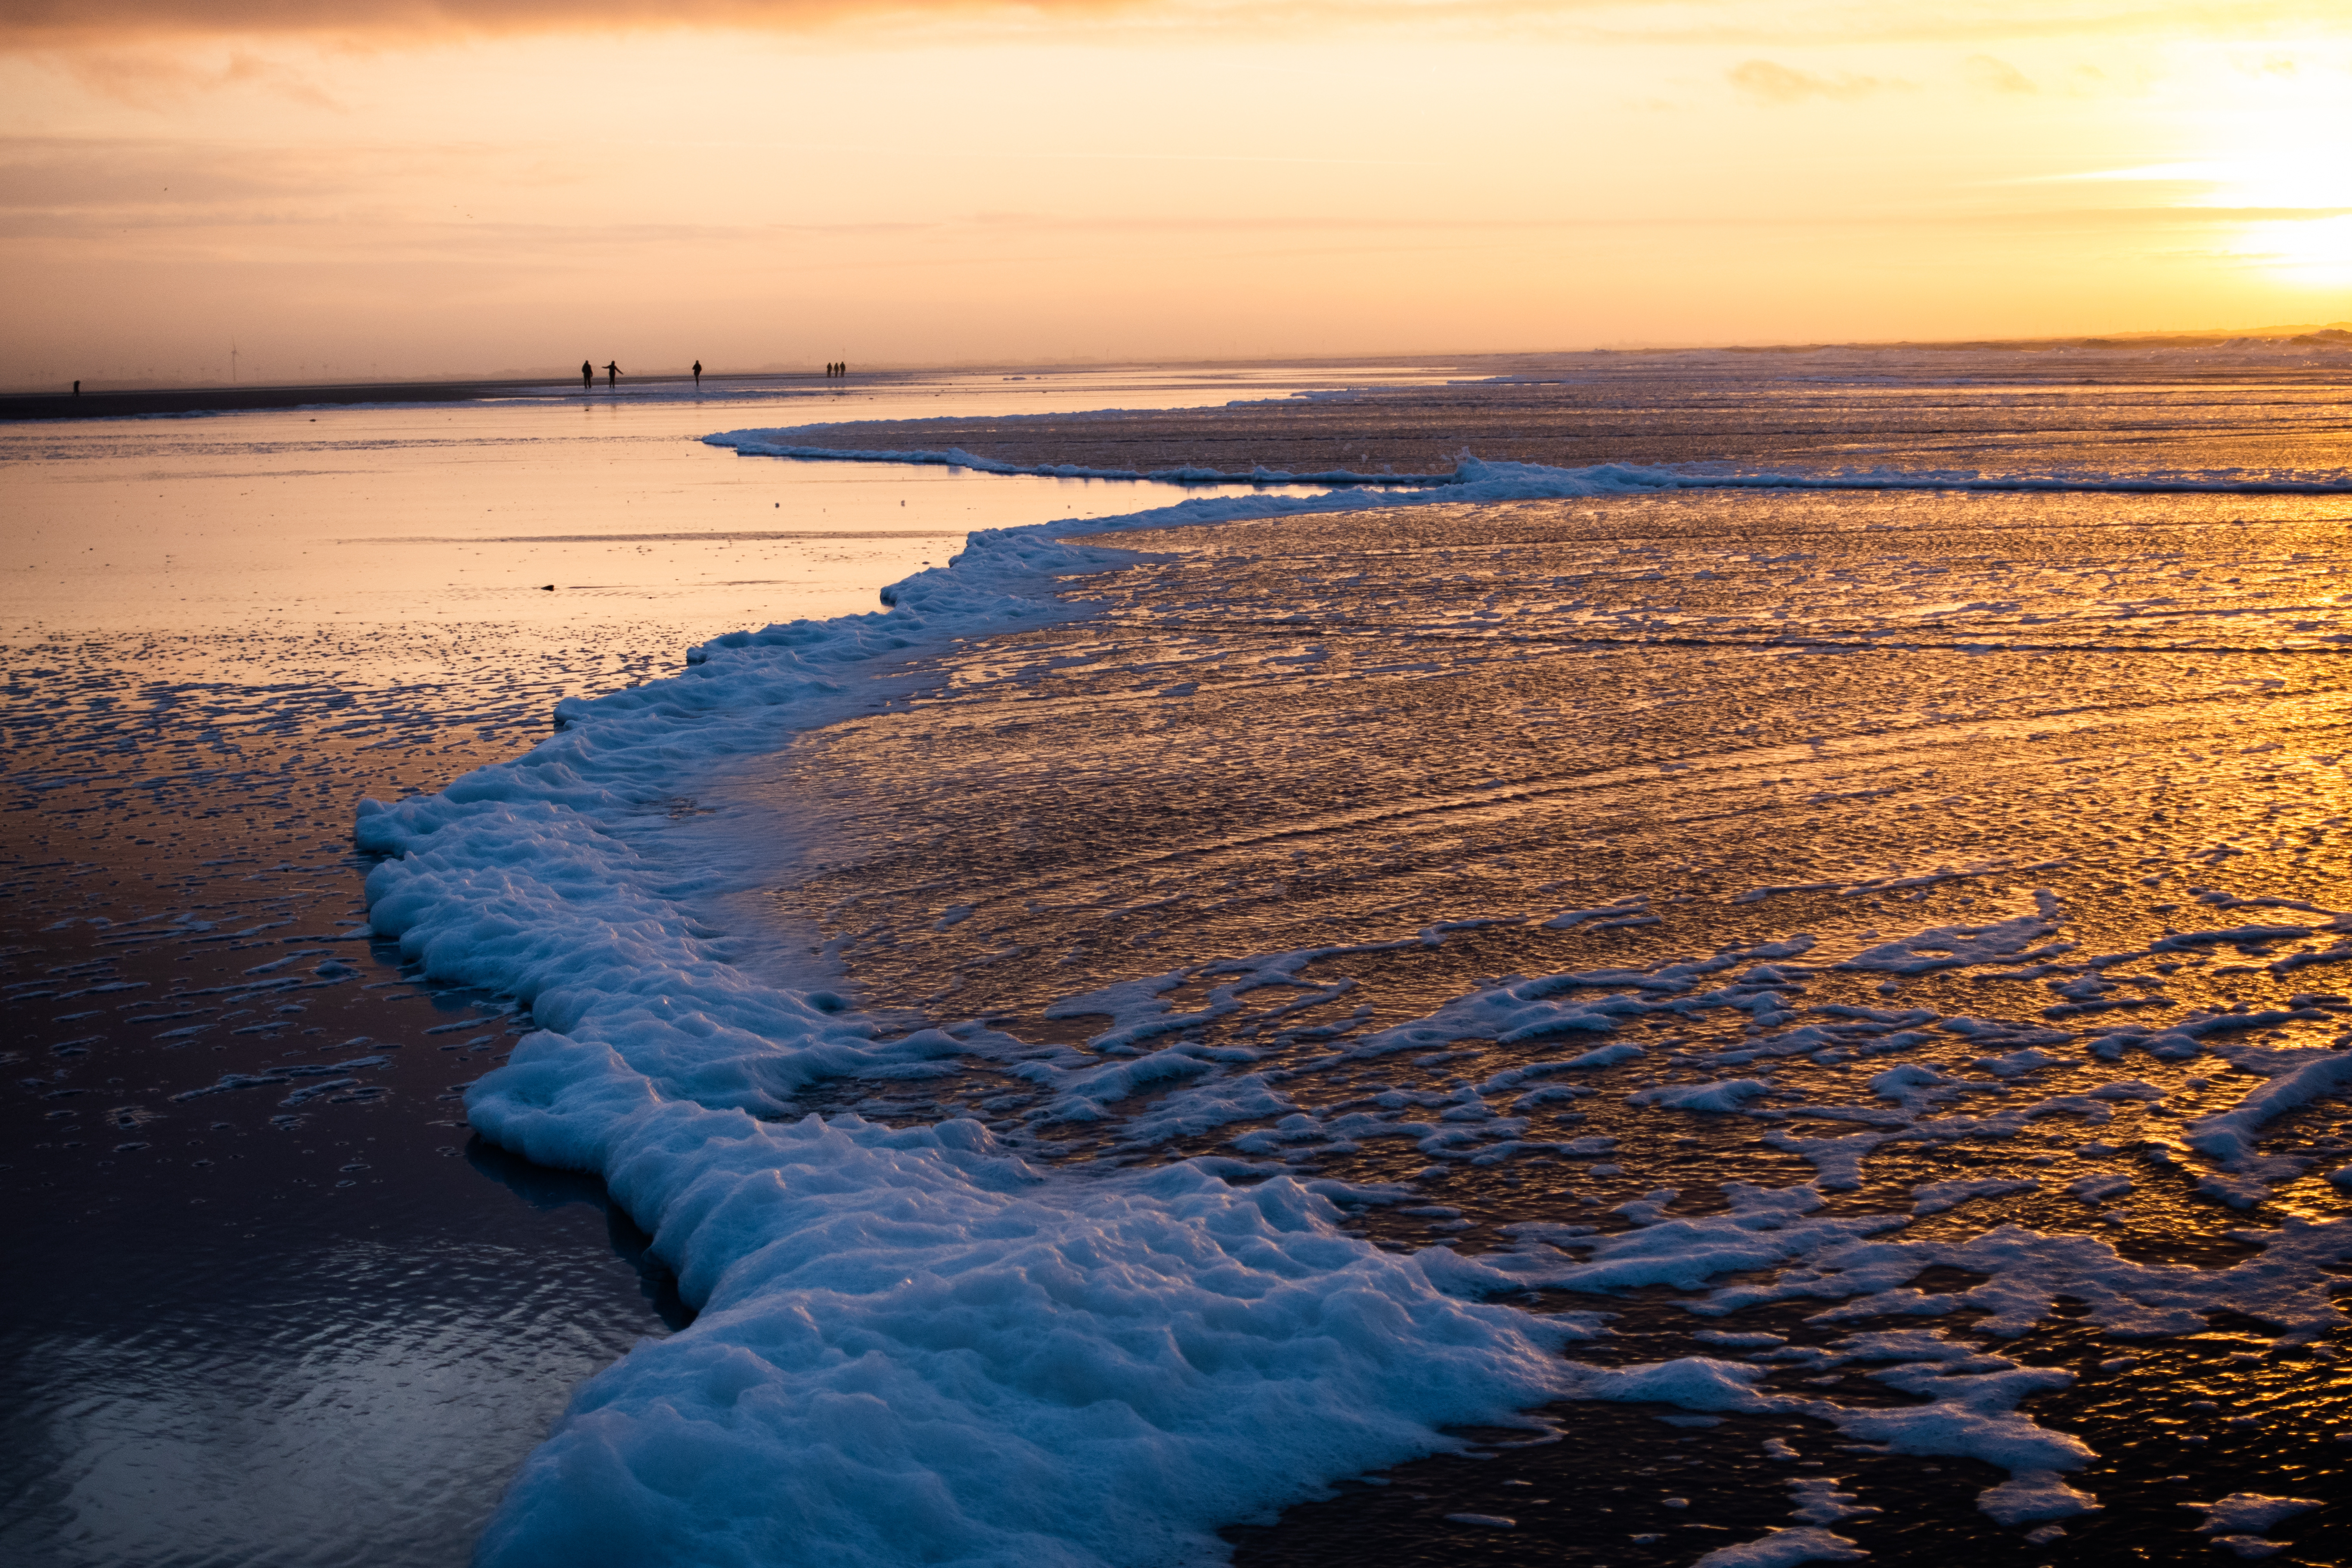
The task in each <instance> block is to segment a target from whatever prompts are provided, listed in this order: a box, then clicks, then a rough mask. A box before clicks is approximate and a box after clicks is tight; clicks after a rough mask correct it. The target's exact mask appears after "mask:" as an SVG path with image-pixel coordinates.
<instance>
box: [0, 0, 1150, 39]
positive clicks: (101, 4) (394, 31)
mask: <svg viewBox="0 0 2352 1568" xmlns="http://www.w3.org/2000/svg"><path fill="white" fill-rule="evenodd" d="M1131 3H1132V5H1134V6H1135V7H1136V8H1140V7H1141V6H1142V5H1145V4H1148V3H1150V0H1131ZM1129 4H1130V0H0V49H5V50H13V51H25V50H33V49H50V48H87V47H105V46H107V45H109V44H113V45H121V44H124V43H138V42H145V41H148V40H151V39H155V38H163V37H309V38H319V39H349V40H364V41H373V42H386V41H396V42H415V41H422V40H430V39H434V38H445V37H446V38H455V37H479V36H484V35H490V36H496V35H502V34H518V33H596V32H614V31H625V30H636V29H651V28H681V27H741V28H756V29H763V30H791V29H794V28H800V27H808V26H821V25H824V24H825V23H828V22H833V21H837V20H839V19H841V18H843V17H845V16H852V15H862V16H889V15H891V14H893V13H902V14H912V13H929V14H937V13H939V12H942V11H961V12H967V13H972V14H980V13H985V12H989V11H996V12H1003V13H1007V14H1013V13H1021V14H1025V15H1028V16H1032V17H1036V16H1046V17H1050V16H1055V15H1057V14H1081V13H1100V12H1105V11H1111V10H1117V9H1122V8H1128V7H1129Z"/></svg>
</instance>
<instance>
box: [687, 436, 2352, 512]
mask: <svg viewBox="0 0 2352 1568" xmlns="http://www.w3.org/2000/svg"><path fill="white" fill-rule="evenodd" d="M958 423H961V422H960V421H959V422H958ZM824 428H825V426H801V427H796V428H792V429H782V430H726V431H720V432H719V433H718V434H716V435H711V436H706V437H703V440H704V441H705V442H706V443H708V444H709V445H710V446H713V447H732V448H733V449H734V450H735V451H736V452H737V453H739V454H740V455H741V456H743V457H747V458H800V459H803V460H806V461H824V462H859V463H904V464H912V465H916V466H919V467H932V468H970V469H972V470H973V471H975V472H979V473H989V474H1013V475H1028V476H1033V477H1036V478H1043V479H1152V480H1158V481H1160V482H1162V483H1167V484H1191V485H1243V484H1246V485H1336V486H1351V487H1352V486H1388V487H1396V488H1398V489H1402V490H1403V491H1404V493H1402V494H1398V495H1395V496H1392V497H1391V498H1389V499H1390V500H1391V501H1392V502H1394V501H1403V502H1425V501H1428V500H1488V499H1492V500H1536V499H1542V498H1546V497H1585V496H1604V495H1638V494H1643V493H1645V492H1654V491H1662V490H1710V489H1730V490H1870V491H1889V490H1901V491H1910V490H1970V491H2002V492H2007V491H2023V492H2054V493H2059V494H2088V495H2105V494H2119V495H2201V494H2216V495H2352V472H2347V471H2346V470H2344V469H2340V468H2335V469H2326V470H2322V471H2316V472H2299V471H2295V470H2280V469H2259V468H2210V469H2201V470H2186V471H2153V472H2149V473H2144V474H2122V473H2072V474H2070V473H2015V474H2002V473H1986V472H1984V471H1982V470H1980V469H1976V468H1927V469H1920V468H1867V469H1854V468H1849V469H1836V470H1832V471H1829V472H1825V473H1816V474H1805V473H1780V472H1764V473H1732V472H1709V471H1707V469H1706V465H1677V466H1674V467H1655V466H1645V465H1641V464H1633V463H1599V464H1594V465H1592V466H1591V467H1589V468H1553V467H1549V466H1548V465H1546V464H1542V463H1515V462H1507V461H1499V460H1488V459H1485V458H1472V457H1467V456H1465V457H1464V458H1462V460H1461V462H1460V463H1459V464H1458V465H1456V467H1455V468H1454V469H1453V471H1452V472H1450V473H1444V474H1398V473H1367V472H1364V471H1362V470H1360V469H1354V468H1332V469H1326V470H1323V471H1321V472H1317V473H1304V474H1302V473H1294V472H1291V471H1289V470H1287V469H1279V468H1264V467H1260V468H1252V469H1250V470H1249V471H1248V472H1246V473H1230V472H1227V471H1225V470H1223V469H1221V468H1201V467H1197V466H1194V467H1179V468H1150V469H1145V468H1088V467H1086V466H1084V465H1081V464H1076V463H1008V462H1004V461H1003V460H1001V459H998V458H982V457H978V456H975V455H974V454H972V453H971V452H967V451H964V450H962V449H961V447H947V448H944V449H942V450H936V451H934V450H928V449H922V448H911V449H905V450H879V449H868V448H865V447H829V446H820V445H810V444H803V443H800V442H795V441H793V440H791V439H789V438H788V437H793V436H801V435H809V434H814V433H815V432H817V431H821V430H823V429H824ZM1496 484H1501V485H1504V486H1506V487H1512V488H1515V489H1516V490H1517V493H1515V494H1514V493H1504V494H1493V495H1488V494H1484V493H1481V494H1466V495H1465V494H1459V493H1450V494H1447V495H1445V496H1443V497H1431V496H1428V495H1423V494H1414V493H1412V492H1413V491H1414V490H1423V489H1443V490H1446V491H1450V492H1458V491H1464V490H1473V491H1477V490H1482V489H1484V488H1486V487H1490V486H1494V485H1496Z"/></svg>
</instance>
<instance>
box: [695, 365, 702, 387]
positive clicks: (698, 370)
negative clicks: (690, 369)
mask: <svg viewBox="0 0 2352 1568" xmlns="http://www.w3.org/2000/svg"><path fill="white" fill-rule="evenodd" d="M694 390H695V391H697V392H700V391H701V390H702V362H701V361H700V360H696V361H695V362H694Z"/></svg>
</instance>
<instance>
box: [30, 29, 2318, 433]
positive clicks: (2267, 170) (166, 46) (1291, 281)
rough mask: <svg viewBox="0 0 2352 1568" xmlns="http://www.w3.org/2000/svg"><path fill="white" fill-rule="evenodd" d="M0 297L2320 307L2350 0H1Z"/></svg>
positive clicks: (409, 330) (733, 342) (72, 328)
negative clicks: (1029, 1) (997, 0)
mask: <svg viewBox="0 0 2352 1568" xmlns="http://www.w3.org/2000/svg"><path fill="white" fill-rule="evenodd" d="M0 294H4V295H5V298H6V299H7V300H9V301H10V305H9V308H8V310H6V311H5V321H0V385H5V386H7V387H12V388H20V389H21V388H28V387H47V386H50V385H58V386H62V384H64V383H65V382H66V381H68V380H70V379H72V378H75V377H80V378H82V379H84V380H85V381H86V382H88V383H89V384H91V385H93V386H97V385H103V384H113V383H117V382H122V381H158V382H173V381H196V382H206V383H210V382H220V381H226V380H227V379H228V378H229V376H230V374H231V373H232V369H234V372H235V374H236V378H237V379H239V380H240V381H267V382H283V381H299V380H321V379H333V380H342V379H372V378H376V377H383V378H393V377H408V376H433V375H444V374H483V375H492V374H501V373H505V372H509V371H520V372H541V371H547V370H552V369H560V368H562V367H565V366H573V367H576V366H577V364H578V363H579V362H580V361H581V360H583V359H590V360H593V361H594V362H595V363H598V364H600V365H601V364H603V363H604V362H606V361H607V360H617V362H618V363H619V364H620V365H621V366H622V368H623V369H624V370H625V371H630V372H634V373H639V374H646V373H655V372H663V371H671V370H678V369H682V368H684V367H685V366H686V365H687V364H688V363H689V362H690V361H693V360H696V359H699V360H701V361H702V362H703V363H705V364H706V365H707V366H708V367H709V368H710V369H712V370H714V371H728V370H756V369H761V368H772V367H793V368H798V367H801V366H804V365H805V366H814V365H815V364H818V363H822V362H824V361H826V360H835V359H840V360H847V361H850V362H852V363H855V364H861V365H871V366H881V365H945V364H973V363H1052V362H1056V361H1067V360H1079V359H1104V360H1137V359H1143V360H1149V359H1186V360H1199V359H1225V358H1261V357H1290V356H1326V355H1328V356H1381V355H1388V354H1396V355H1400V356H1402V355H1431V354H1448V353H1465V354H1466V353H1494V352H1542V351H1550V350H1562V349H1576V348H1584V347H1593V346H1634V345H1664V344H1714V343H1733V342H1739V343H1763V342H1822V341H1830V342H1853V341H1883V340H1891V339H1909V340H1937V339H1951V338H1968V337H1983V336H2001V337H2013V336H2035V335H2064V334H2078V333H2107V332H2124V331H2175V330H2196V329H2208V328H2217V327H2219V328H2227V327H2250V326H2258V325H2266V324H2273V323H2284V322H2313V323H2321V322H2328V321H2343V320H2346V319H2347V318H2352V5H2345V4H2343V0H2209V3H2204V4H2172V3H2169V0H2030V3H2029V0H1953V3H1948V4H1912V3H1908V0H1770V3H1758V0H1675V3H1671V4H1662V3H1650V0H1615V3H1612V0H1550V3H1543V0H1349V3H1346V4H1339V3H1335V0H1258V3H1253V4H1241V3H1234V0H1047V3H1045V4H1038V5H1021V6H1003V5H992V4H988V3H986V0H895V3H889V4H883V3H873V0H467V3H464V4H458V3H456V0H452V3H450V4H441V3H438V0H343V3H331V0H0ZM232 349H234V350H235V351H236V361H235V363H234V366H233V365H232V361H231V358H230V355H231V350H232Z"/></svg>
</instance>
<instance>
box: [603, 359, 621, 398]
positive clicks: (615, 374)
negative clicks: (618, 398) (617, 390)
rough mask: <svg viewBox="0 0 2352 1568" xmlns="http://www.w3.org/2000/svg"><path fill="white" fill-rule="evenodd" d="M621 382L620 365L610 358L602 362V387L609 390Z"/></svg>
mask: <svg viewBox="0 0 2352 1568" xmlns="http://www.w3.org/2000/svg"><path fill="white" fill-rule="evenodd" d="M620 384H621V367H620V365H619V364H618V363H614V361H612V360H606V361H605V362H604V387H605V390H607V391H610V390H612V389H613V388H614V387H617V386H619V385H620Z"/></svg>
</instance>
